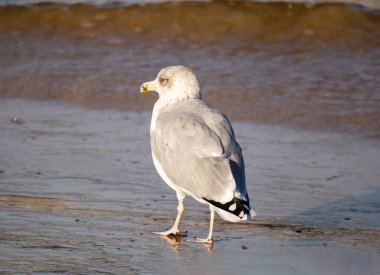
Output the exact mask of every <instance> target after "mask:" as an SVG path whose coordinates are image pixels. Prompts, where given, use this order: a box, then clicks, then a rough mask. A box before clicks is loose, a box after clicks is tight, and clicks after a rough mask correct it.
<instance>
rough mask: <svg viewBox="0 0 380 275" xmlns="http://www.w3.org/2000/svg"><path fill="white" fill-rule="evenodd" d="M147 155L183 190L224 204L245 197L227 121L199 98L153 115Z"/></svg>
mask: <svg viewBox="0 0 380 275" xmlns="http://www.w3.org/2000/svg"><path fill="white" fill-rule="evenodd" d="M151 146H152V150H153V154H154V155H155V157H156V158H157V160H158V161H159V162H160V164H161V167H162V169H163V170H164V171H165V173H166V175H167V176H168V177H169V178H170V180H171V181H172V182H173V183H174V184H175V185H177V186H179V187H180V188H181V189H182V190H186V193H188V194H191V195H192V196H194V197H196V198H198V199H202V198H205V199H207V200H209V201H214V202H221V203H227V202H229V201H231V200H232V199H233V197H234V193H235V192H238V193H240V194H241V195H242V196H246V193H247V192H246V189H245V175H244V163H243V158H242V154H241V149H240V146H239V144H238V143H237V142H236V141H235V137H234V133H233V130H232V127H231V125H230V123H229V121H228V119H227V118H226V117H225V116H224V115H223V114H222V113H221V112H219V111H217V110H215V109H212V108H210V107H209V106H208V105H206V104H205V103H204V102H203V101H201V100H189V101H186V103H182V104H178V105H176V106H174V107H171V108H170V109H168V110H166V111H165V112H162V113H161V114H159V116H158V118H157V121H156V127H155V130H154V131H153V132H152V133H151Z"/></svg>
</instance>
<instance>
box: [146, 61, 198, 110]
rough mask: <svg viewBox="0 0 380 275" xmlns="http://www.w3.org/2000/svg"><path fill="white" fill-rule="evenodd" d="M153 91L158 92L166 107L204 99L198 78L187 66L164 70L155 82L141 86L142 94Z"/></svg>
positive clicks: (171, 67)
mask: <svg viewBox="0 0 380 275" xmlns="http://www.w3.org/2000/svg"><path fill="white" fill-rule="evenodd" d="M151 91H156V92H157V93H158V94H159V97H160V98H159V100H160V101H162V102H163V103H165V105H169V104H175V103H177V102H179V101H183V100H188V99H195V98H201V97H202V96H201V92H200V86H199V82H198V78H197V76H196V75H195V73H194V72H193V71H192V70H191V69H190V68H187V67H185V66H170V67H166V68H163V69H162V70H161V71H160V72H159V73H158V75H157V77H156V79H155V80H153V81H150V82H145V83H144V84H142V85H141V88H140V92H141V93H145V92H151Z"/></svg>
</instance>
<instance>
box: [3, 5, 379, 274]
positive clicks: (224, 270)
mask: <svg viewBox="0 0 380 275" xmlns="http://www.w3.org/2000/svg"><path fill="white" fill-rule="evenodd" d="M47 2H49V1H47ZM47 2H45V1H44V2H41V1H38V0H20V1H16V0H7V1H2V2H1V3H0V273H1V274H56V273H59V274H222V275H223V274H226V275H227V274H268V275H269V274H270V275H272V274H289V275H290V274H291V275H294V274H302V275H305V274H310V275H311V274H313V275H314V274H344V275H347V274H348V275H351V274H352V275H357V274H368V275H373V274H380V184H379V183H380V170H379V168H380V93H379V92H380V88H379V87H380V78H379V75H380V63H379V60H380V47H379V45H380V13H379V9H380V2H379V1H378V0H366V1H359V0H338V1H324V0H317V1H314V0H302V1H301V0H297V1H295V2H297V3H288V2H287V1H286V2H284V1H281V0H280V1H265V0H264V1H259V2H258V1H174V2H171V1H160V0H158V1H156V0H151V1H149V0H147V1H145V0H144V4H142V3H141V1H135V0H121V1H103V0H88V1H71V0H61V1H54V3H47ZM50 2H51V1H50ZM79 2H80V3H79ZM110 2H112V3H110ZM332 2H334V3H332ZM174 64H182V65H186V66H189V67H191V68H192V69H194V71H195V72H196V73H197V75H198V77H199V80H200V83H201V87H202V93H203V96H204V99H205V100H206V101H207V102H208V103H210V104H211V105H212V106H214V107H216V108H218V109H220V110H222V111H223V112H224V113H225V114H226V115H227V116H228V117H229V118H230V120H231V122H232V124H233V127H234V130H235V133H236V136H237V141H238V142H239V144H240V145H241V147H242V149H243V153H244V159H245V171H246V178H247V189H248V192H249V194H250V200H251V205H252V206H253V207H254V209H255V211H256V212H257V217H256V218H255V219H254V220H253V221H249V222H246V223H239V224H232V223H228V222H225V221H222V220H221V219H220V218H219V217H217V218H216V221H215V227H214V239H215V244H214V246H213V248H212V249H209V248H207V247H206V246H204V245H202V244H196V243H191V242H188V241H187V240H190V239H192V238H193V237H195V236H198V237H203V236H205V235H206V234H207V232H208V227H209V211H208V208H207V207H205V206H204V205H201V204H199V203H198V202H196V201H194V200H193V199H191V198H187V199H186V200H185V212H184V216H183V219H182V221H181V224H180V229H181V230H183V231H187V232H188V236H187V237H186V238H183V239H176V240H173V239H165V238H161V237H158V236H156V235H154V234H152V233H151V232H153V231H161V230H164V229H167V228H169V227H170V226H171V225H172V224H173V221H174V218H175V215H176V212H177V211H176V208H177V198H176V196H175V193H174V192H173V190H171V189H170V188H169V187H168V186H167V185H166V184H165V183H164V182H163V181H162V180H161V178H160V177H159V176H158V174H157V172H156V171H155V169H154V167H153V162H152V157H151V151H150V144H149V124H150V117H151V111H152V107H153V104H154V102H155V100H156V99H157V95H156V94H154V93H151V94H148V95H145V94H144V95H141V94H140V93H139V92H138V91H139V87H140V85H141V84H142V83H143V82H145V81H149V80H152V79H153V78H155V76H156V74H157V72H158V70H159V69H161V68H163V67H166V66H168V65H174Z"/></svg>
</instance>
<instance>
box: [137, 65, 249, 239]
mask: <svg viewBox="0 0 380 275" xmlns="http://www.w3.org/2000/svg"><path fill="white" fill-rule="evenodd" d="M151 91H156V92H157V93H158V95H159V98H158V100H157V101H156V103H155V105H154V108H153V113H152V120H151V125H150V144H151V149H152V157H153V163H154V166H155V168H156V170H157V172H158V174H159V175H160V176H161V178H162V179H163V180H164V181H165V182H166V183H167V184H168V185H169V186H170V187H171V188H172V189H174V190H175V192H176V194H177V198H178V207H177V211H178V213H177V217H176V219H175V222H174V225H173V226H172V228H171V229H169V230H167V231H164V232H153V233H155V234H158V235H162V236H169V235H180V234H181V232H180V231H179V229H178V225H179V222H180V219H181V216H182V213H183V211H184V206H183V201H184V199H185V197H186V196H189V197H192V198H194V199H195V200H197V201H199V202H200V203H203V204H206V205H208V206H209V209H210V228H209V234H208V236H207V238H204V239H200V238H197V239H195V241H196V242H201V243H206V244H212V243H213V238H212V233H213V226H214V216H215V211H216V212H217V213H218V214H219V216H220V217H221V218H222V219H224V220H227V221H230V222H240V221H244V220H247V219H251V218H253V217H254V216H255V215H256V213H255V212H254V211H253V209H251V207H250V204H249V197H248V193H247V189H246V186H245V171H244V160H243V155H242V150H241V148H240V145H239V144H238V143H237V142H236V140H235V135H234V131H233V129H232V126H231V123H230V122H229V120H228V118H227V117H226V115H224V114H223V113H222V112H221V111H219V110H217V109H214V108H212V107H211V106H209V105H208V104H207V103H205V102H204V101H203V100H202V95H201V91H200V85H199V82H198V78H197V76H196V75H195V73H194V72H193V71H192V70H191V69H190V68H188V67H185V66H169V67H166V68H163V69H161V70H160V72H159V73H158V75H157V77H156V79H154V80H153V81H149V82H145V83H143V84H142V85H141V88H140V92H141V93H146V92H151Z"/></svg>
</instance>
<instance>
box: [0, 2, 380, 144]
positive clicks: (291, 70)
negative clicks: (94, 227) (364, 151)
mask: <svg viewBox="0 0 380 275" xmlns="http://www.w3.org/2000/svg"><path fill="white" fill-rule="evenodd" d="M124 2H125V1H124ZM132 2H133V1H132ZM264 2H265V1H264ZM298 2H300V1H298ZM310 2H315V1H308V0H305V3H303V4H302V3H299V4H287V3H255V2H251V1H245V2H244V1H206V2H202V3H198V2H191V3H189V2H186V3H184V2H181V3H158V4H146V5H126V6H123V5H122V4H120V5H118V4H117V3H113V4H110V5H106V6H102V5H100V6H96V5H84V4H77V5H64V4H46V3H45V4H44V3H39V4H37V5H25V6H23V5H21V6H4V7H0V57H1V58H0V67H1V69H2V70H1V74H0V96H1V97H4V96H5V97H7V96H12V97H27V98H37V99H60V100H65V101H69V102H73V103H79V104H81V105H83V106H87V107H94V108H115V109H121V110H127V111H136V110H137V111H141V110H143V111H149V110H151V106H152V105H153V101H154V96H145V97H141V96H140V95H139V94H138V93H136V91H138V89H139V86H140V85H141V83H142V82H143V81H147V80H150V79H152V78H154V77H155V76H156V74H157V71H158V70H159V69H160V68H163V67H165V66H168V65H173V64H183V65H187V66H189V67H191V68H193V69H194V70H195V72H196V73H197V74H198V75H199V78H200V80H201V85H202V90H203V93H204V94H205V95H206V96H207V99H208V101H209V102H210V103H211V104H213V105H214V106H216V107H218V108H220V109H223V110H225V112H226V114H227V115H228V116H229V117H231V118H232V119H235V120H245V121H255V122H259V123H271V124H276V125H290V126H293V127H294V126H295V127H300V128H308V129H317V130H331V129H333V130H336V131H340V132H344V133H354V134H360V135H363V136H365V137H372V138H377V139H379V138H380V95H379V87H380V78H379V77H378V76H379V75H380V63H379V60H380V47H379V45H380V14H379V12H378V10H376V9H371V8H369V7H368V8H364V7H363V6H357V5H350V4H327V3H325V4H323V3H322V4H319V5H312V4H310ZM318 2H322V1H318ZM361 2H362V3H363V5H364V2H363V1H361ZM367 2H368V1H367ZM230 105H233V106H234V107H235V108H233V109H232V108H229V106H230Z"/></svg>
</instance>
